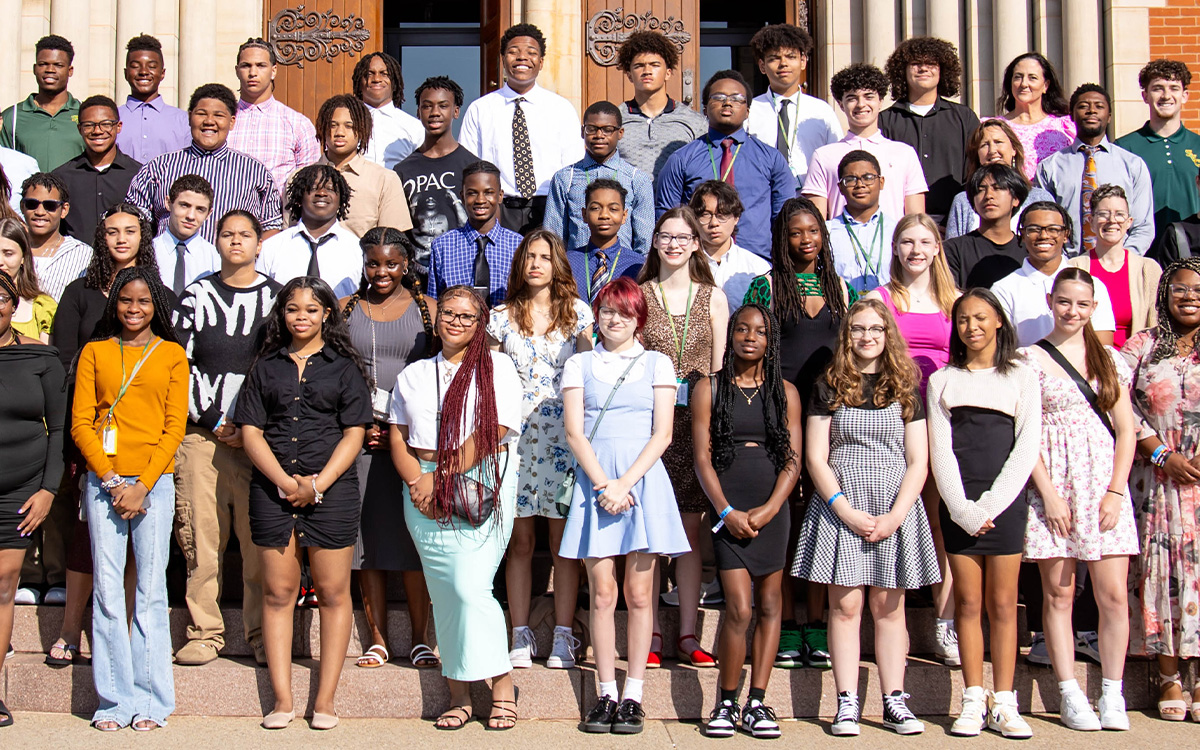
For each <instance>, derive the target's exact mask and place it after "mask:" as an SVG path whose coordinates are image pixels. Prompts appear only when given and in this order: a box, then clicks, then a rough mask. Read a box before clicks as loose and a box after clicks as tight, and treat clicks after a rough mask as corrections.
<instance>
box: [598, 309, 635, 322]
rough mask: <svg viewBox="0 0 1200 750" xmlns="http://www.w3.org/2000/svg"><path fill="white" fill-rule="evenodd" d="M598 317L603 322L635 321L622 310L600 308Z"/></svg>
mask: <svg viewBox="0 0 1200 750" xmlns="http://www.w3.org/2000/svg"><path fill="white" fill-rule="evenodd" d="M598 315H599V316H600V319H601V320H613V319H614V318H620V319H621V320H633V316H632V315H626V314H625V313H623V312H621V311H620V310H616V309H613V308H611V307H602V308H600V311H599V313H598Z"/></svg>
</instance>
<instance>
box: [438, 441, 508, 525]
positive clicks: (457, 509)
mask: <svg viewBox="0 0 1200 750" xmlns="http://www.w3.org/2000/svg"><path fill="white" fill-rule="evenodd" d="M476 471H478V469H473V470H472V471H469V472H466V473H464V474H456V475H455V476H454V495H453V497H451V499H450V516H451V517H452V518H457V519H459V520H460V521H466V522H467V523H468V524H470V525H471V526H472V527H473V528H479V527H480V526H482V525H483V524H484V523H485V522H487V520H488V519H489V518H491V517H492V513H493V512H495V510H496V488H495V487H489V486H487V485H486V484H485V483H483V482H480V481H479V480H478V479H475V478H473V477H472V476H470V475H471V474H472V473H475V472H476ZM506 471H508V454H507V453H505V454H504V467H503V468H501V469H500V476H504V473H505V472H506Z"/></svg>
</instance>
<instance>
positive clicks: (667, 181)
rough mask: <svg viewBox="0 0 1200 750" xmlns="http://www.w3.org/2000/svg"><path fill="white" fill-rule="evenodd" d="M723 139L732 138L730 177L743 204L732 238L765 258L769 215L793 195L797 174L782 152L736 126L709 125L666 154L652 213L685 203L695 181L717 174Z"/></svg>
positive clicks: (656, 184) (696, 182)
mask: <svg viewBox="0 0 1200 750" xmlns="http://www.w3.org/2000/svg"><path fill="white" fill-rule="evenodd" d="M726 138H732V139H733V140H734V141H735V143H736V145H735V146H734V149H735V156H734V158H733V166H732V167H731V171H732V181H733V184H734V185H735V186H736V187H737V191H738V195H739V197H741V199H742V205H743V206H744V207H745V210H744V212H743V213H742V218H741V220H740V221H739V222H738V232H737V243H738V244H739V245H741V246H742V247H744V248H746V249H747V250H749V251H751V252H752V253H754V254H755V255H759V256H761V257H763V258H770V257H771V220H772V219H774V218H775V215H776V214H778V213H779V209H781V208H783V202H784V201H786V200H787V199H788V198H795V197H796V178H795V177H794V176H792V170H791V169H790V168H789V167H788V164H787V161H785V160H784V158H783V154H781V153H779V152H778V151H776V150H775V147H774V146H768V145H767V144H765V143H763V142H762V141H760V140H758V139H757V138H755V137H754V136H752V135H750V134H748V133H747V132H746V131H745V130H743V129H741V128H739V129H738V130H737V131H735V132H733V133H731V134H729V135H725V134H724V133H719V132H717V131H716V130H711V129H710V130H709V131H708V133H706V134H705V135H704V136H703V137H701V138H697V139H696V140H694V141H692V142H691V143H689V144H688V145H686V146H684V147H683V148H681V149H679V150H678V151H676V152H675V153H673V154H671V158H669V159H667V164H666V166H664V167H663V170H662V173H661V174H659V176H658V179H657V180H656V181H655V185H654V208H655V212H656V213H657V214H658V215H659V216H661V215H662V214H663V213H664V212H666V211H667V210H668V209H671V208H674V207H675V206H678V205H681V204H684V203H687V202H688V200H690V199H691V197H692V192H693V191H695V189H696V186H697V185H699V184H700V183H702V182H704V181H706V180H715V179H719V178H720V175H718V174H717V172H718V171H719V170H720V166H719V165H720V164H721V155H722V153H721V152H722V147H721V142H722V141H723V140H725V139H726Z"/></svg>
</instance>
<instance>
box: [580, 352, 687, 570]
mask: <svg viewBox="0 0 1200 750" xmlns="http://www.w3.org/2000/svg"><path fill="white" fill-rule="evenodd" d="M644 356H645V357H646V361H645V367H644V368H643V370H642V376H641V377H640V378H638V379H637V380H632V379H630V380H626V381H625V382H624V383H623V384H622V385H621V387H620V388H619V389H618V390H617V392H616V394H615V395H614V396H613V400H612V403H611V404H610V405H609V407H608V412H607V413H606V414H605V415H604V419H602V420H601V421H600V429H599V430H597V432H596V436H595V437H594V438H592V450H593V451H595V453H596V460H597V461H599V462H600V466H601V467H603V469H604V473H605V474H606V475H607V476H609V477H613V478H615V477H619V476H621V475H622V474H624V473H625V472H626V471H627V470H628V469H629V467H630V466H631V465H633V462H634V461H636V460H637V457H638V454H640V453H641V452H642V449H643V448H645V447H646V443H647V442H649V440H650V435H651V432H652V427H653V418H654V370H655V368H654V364H653V361H652V358H653V357H661V356H664V355H662V354H659V353H658V352H646V354H645V355H644ZM595 361H596V357H595V354H594V353H592V354H589V355H587V356H583V359H582V363H581V364H582V372H583V408H584V418H583V428H584V434H587V435H590V434H591V431H592V425H593V424H595V422H596V417H598V416H599V415H600V411H601V410H602V409H603V408H604V402H605V401H607V400H608V396H609V394H610V393H611V392H612V388H613V386H612V384H611V383H605V382H604V381H602V380H599V379H597V378H596V377H595V376H594V375H593V373H592V364H593V363H594V362H595ZM575 472H576V477H577V478H578V481H577V482H576V484H575V494H574V496H573V497H572V499H571V511H570V513H569V514H568V516H567V523H566V527H565V528H564V529H563V537H562V545H561V547H560V548H559V552H558V553H559V555H561V556H562V557H565V558H569V559H575V560H582V559H584V558H589V557H614V556H618V555H626V554H628V553H630V552H647V553H651V554H657V555H669V556H671V557H675V556H677V555H682V554H684V553H686V552H690V551H691V547H690V546H689V545H688V540H687V534H686V533H685V532H684V530H683V521H682V520H680V518H679V508H678V506H677V505H676V503H675V491H674V490H673V489H672V487H671V480H670V479H669V478H668V477H667V470H666V468H665V467H664V466H663V463H662V460H661V459H660V460H658V461H655V462H654V465H653V466H651V467H650V470H649V471H647V472H646V474H645V476H643V477H642V478H641V480H640V481H639V482H638V483H637V484H635V485H634V486H633V488H632V489H631V490H630V494H631V495H632V496H633V500H634V503H633V506H632V507H631V508H629V509H628V510H626V511H625V512H624V513H620V514H617V515H613V514H611V513H609V512H607V511H605V510H604V509H602V508H601V507H600V503H599V502H598V500H597V498H598V496H599V493H597V492H596V491H595V490H594V489H592V483H591V481H590V480H589V479H588V476H587V474H586V473H585V472H584V471H583V469H582V468H580V467H579V466H578V465H577V466H576V468H575Z"/></svg>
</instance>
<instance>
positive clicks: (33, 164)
mask: <svg viewBox="0 0 1200 750" xmlns="http://www.w3.org/2000/svg"><path fill="white" fill-rule="evenodd" d="M0 167H3V168H4V176H5V177H6V178H8V189H9V193H10V195H9V200H8V202H9V204H11V205H12V207H13V210H14V211H16V212H17V215H18V216H20V215H21V183H22V182H24V181H25V178H26V177H29V176H30V175H33V174H36V173H37V172H41V171H42V170H41V169H39V168H38V163H37V159H35V158H33V157H32V156H30V155H29V154H26V153H24V152H21V151H17V150H16V149H13V148H4V147H0Z"/></svg>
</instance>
